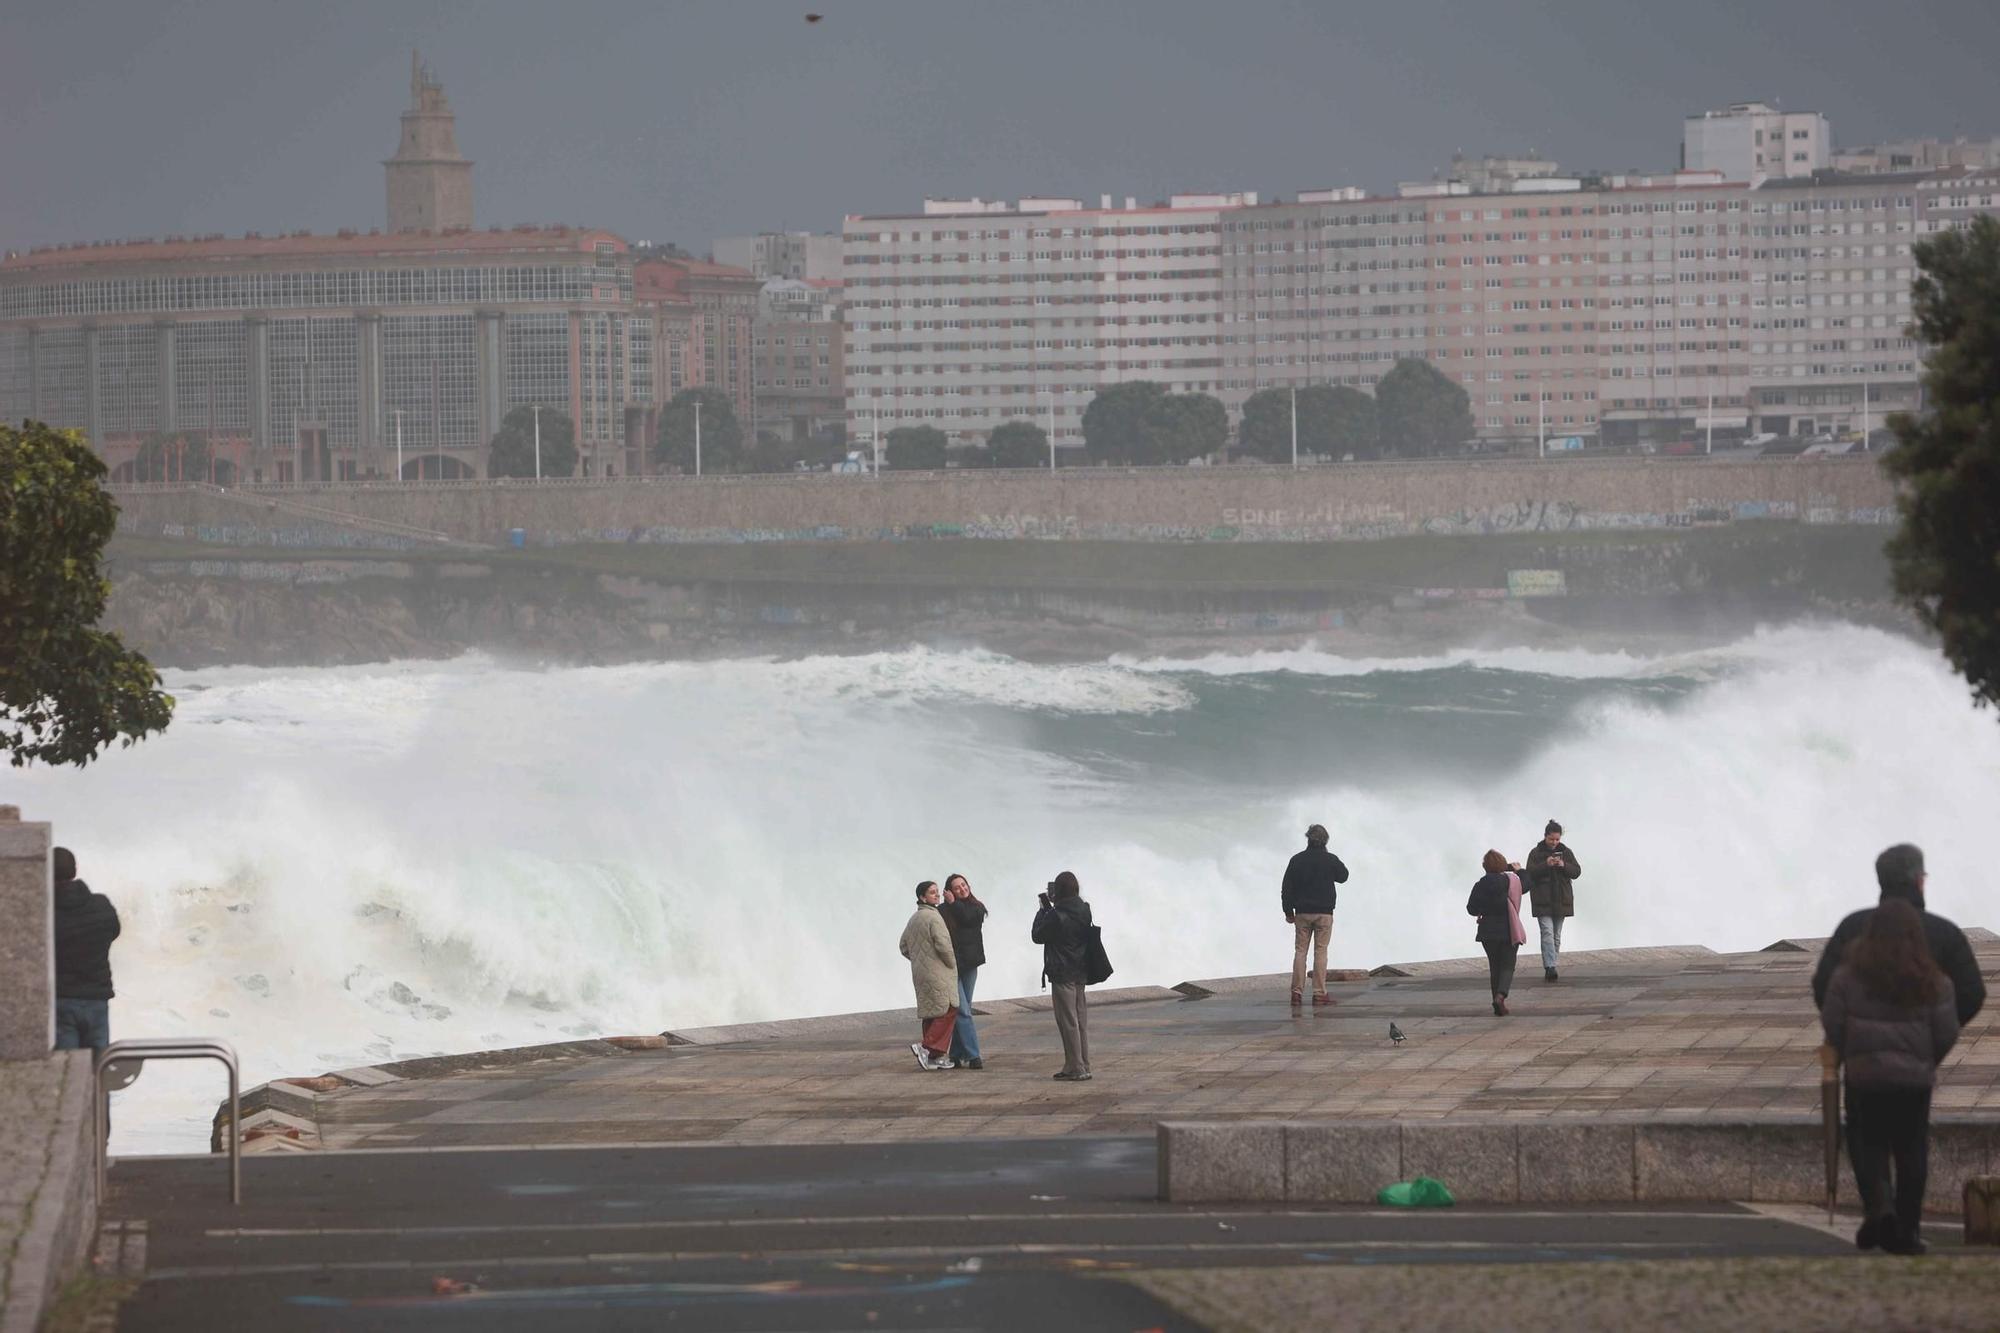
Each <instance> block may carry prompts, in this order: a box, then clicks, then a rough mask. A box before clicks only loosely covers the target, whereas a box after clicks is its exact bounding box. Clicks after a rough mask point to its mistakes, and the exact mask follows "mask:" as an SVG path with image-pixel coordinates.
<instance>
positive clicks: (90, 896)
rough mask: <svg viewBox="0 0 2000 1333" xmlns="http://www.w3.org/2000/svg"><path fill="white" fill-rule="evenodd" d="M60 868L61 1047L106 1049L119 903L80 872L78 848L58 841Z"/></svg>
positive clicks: (57, 891)
mask: <svg viewBox="0 0 2000 1333" xmlns="http://www.w3.org/2000/svg"><path fill="white" fill-rule="evenodd" d="M50 860H51V862H52V863H53V868H54V870H55V879H56V887H55V937H56V960H55V962H56V1049H57V1050H59V1051H76V1050H85V1051H101V1050H103V1049H104V1048H105V1047H106V1046H109V1045H110V1044H111V999H112V996H113V995H115V994H116V992H115V991H114V990H113V989H112V987H111V942H112V941H113V940H115V939H117V938H118V932H119V930H120V926H119V923H118V909H117V908H116V907H113V906H112V905H111V900H110V899H109V898H107V897H105V896H104V895H103V894H101V893H92V892H91V891H90V885H88V884H86V883H84V882H83V881H82V880H80V879H78V878H77V877H76V854H75V853H74V852H72V851H70V849H69V848H67V847H58V848H56V849H55V852H54V854H53V855H52V856H51V857H50Z"/></svg>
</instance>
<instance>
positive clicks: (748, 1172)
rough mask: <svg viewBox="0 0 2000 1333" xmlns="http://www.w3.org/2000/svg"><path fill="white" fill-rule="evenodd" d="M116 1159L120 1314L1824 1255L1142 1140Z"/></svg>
mask: <svg viewBox="0 0 2000 1333" xmlns="http://www.w3.org/2000/svg"><path fill="white" fill-rule="evenodd" d="M226 1174H227V1173H226V1168H225V1167H224V1165H223V1163H222V1162H221V1160H219V1159H216V1158H192V1159H190V1158H172V1159H166V1158H153V1159H131V1160H126V1161H121V1162H118V1163H117V1164H116V1165H114V1167H113V1168H112V1172H111V1187H112V1195H111V1198H110V1200H109V1201H108V1203H107V1206H106V1208H105V1210H104V1215H105V1217H106V1219H107V1222H109V1223H110V1224H111V1226H112V1227H113V1228H114V1229H115V1230H116V1231H117V1232H118V1233H119V1234H120V1235H122V1236H123V1242H122V1243H123V1247H124V1250H123V1253H124V1260H125V1265H126V1267H127V1268H128V1270H130V1271H133V1272H137V1271H138V1270H139V1269H140V1268H141V1267H143V1273H144V1282H143V1285H142V1286H141V1287H140V1290H139V1292H138V1294H137V1295H136V1296H135V1297H134V1298H133V1299H132V1300H131V1301H130V1302H129V1303H128V1304H127V1305H126V1306H125V1307H124V1308H123V1310H122V1311H121V1314H120V1318H119V1327H120V1328H121V1329H128V1330H156V1329H184V1328H197V1327H199V1328H230V1327H244V1326H248V1325H250V1324H251V1323H252V1322H253V1321H255V1322H257V1323H261V1324H264V1325H266V1326H273V1327H285V1328H328V1329H359V1328H370V1329H373V1328H384V1329H401V1328H412V1329H414V1328H426V1329H429V1328H456V1327H461V1326H463V1327H472V1326H475V1325H477V1326H479V1327H482V1328H495V1329H514V1328H520V1329H530V1328H548V1327H554V1326H560V1327H564V1328H593V1329H596V1328H602V1329H621V1328H627V1327H631V1328H639V1327H645V1328H659V1327H661V1326H663V1325H667V1326H673V1327H682V1328H702V1329H711V1328H712V1329H741V1330H793V1329H850V1328H851V1329H1022V1328H1032V1329H1035V1330H1037V1333H1053V1330H1059V1329H1129V1330H1144V1329H1162V1330H1165V1329H1183V1328H1188V1327H1190V1325H1188V1324H1187V1323H1186V1322H1185V1321H1184V1320H1182V1319H1180V1318H1179V1317H1178V1316H1176V1315H1174V1314H1173V1313H1171V1312H1170V1311H1169V1310H1167V1309H1166V1308H1165V1307H1164V1306H1161V1305H1160V1304H1158V1303H1157V1302H1156V1301H1154V1300H1153V1299H1152V1298H1151V1297H1149V1296H1147V1295H1145V1294H1143V1293H1141V1292H1139V1291H1137V1290H1135V1289H1134V1288H1132V1287H1129V1286H1127V1285H1126V1284H1124V1283H1122V1282H1118V1281H1115V1280H1111V1281H1107V1280H1105V1279H1106V1278H1111V1277H1115V1275H1116V1274H1118V1273H1119V1272H1121V1271H1128V1270H1131V1269H1136V1268H1144V1267H1176V1268H1181V1267H1196V1266H1206V1265H1216V1264H1227V1265H1232V1266H1241V1265H1257V1264H1286V1265H1296V1264H1321V1263H1367V1264H1383V1263H1460V1262H1498V1261H1508V1262H1536V1261H1549V1260H1559V1261H1570V1262H1575V1261H1617V1260H1620V1259H1630V1258H1675V1257H1693V1256H1705V1257H1716V1256H1724V1255H1729V1256H1737V1255H1831V1254H1841V1253H1850V1254H1851V1253H1852V1252H1853V1251H1852V1248H1851V1246H1848V1245H1846V1244H1844V1243H1843V1242H1841V1241H1840V1240H1839V1239H1837V1238H1836V1237H1834V1236H1831V1235H1828V1234H1825V1233H1823V1232H1820V1231H1816V1230H1814V1229H1812V1228H1810V1227H1806V1226H1801V1225H1796V1224H1793V1223H1791V1222H1787V1221H1782V1220H1777V1219H1774V1218H1772V1217H1768V1216H1765V1215H1763V1214H1760V1213H1756V1212H1752V1211H1750V1210H1747V1209H1739V1208H1735V1207H1730V1206H1697V1207H1689V1208H1682V1209H1672V1208H1629V1209H1620V1210H1604V1209H1597V1210H1581V1209H1579V1210H1549V1209H1522V1208H1455V1209H1446V1210H1428V1211H1403V1210H1386V1209H1362V1208H1326V1209H1312V1208H1287V1207H1229V1206H1198V1205H1168V1204H1161V1203H1158V1202H1156V1201H1155V1200H1154V1198H1153V1195H1154V1191H1155V1163H1154V1155H1153V1142H1152V1140H1151V1139H1105V1138H1078V1139H1069V1140H1028V1141H1022V1140H978V1141H967V1142H910V1143H899V1144H867V1145H829V1146H825V1147H819V1146H786V1147H770V1148H741V1147H723V1148H710V1147H678V1148H649V1149H630V1148H607V1149H565V1150H549V1149H529V1150H513V1149H508V1150H495V1151H452V1152H424V1153H393V1152H392V1153H337V1154H297V1155H283V1156H266V1157H257V1158H252V1159H250V1160H248V1161H246V1162H245V1163H244V1202H243V1204H242V1206H241V1207H240V1208H233V1207H231V1206H230V1204H229V1202H228V1199H227V1191H226Z"/></svg>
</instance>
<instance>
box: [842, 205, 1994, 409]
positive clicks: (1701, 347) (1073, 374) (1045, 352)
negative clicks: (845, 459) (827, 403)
mask: <svg viewBox="0 0 2000 1333" xmlns="http://www.w3.org/2000/svg"><path fill="white" fill-rule="evenodd" d="M1996 200H2000V175H1995V174H1993V173H1986V174H1983V175H1982V174H1979V173H1972V172H1966V171H1955V172H1941V173H1929V174H1917V175H1906V176H1900V177H1897V176H1867V177H1845V176H1839V175H1836V174H1833V173H1827V172H1822V173H1819V174H1818V175H1816V176H1806V177H1791V178H1773V179H1767V180H1765V181H1764V182H1762V183H1761V184H1755V185H1753V184H1751V183H1749V182H1747V181H1730V180H1727V179H1725V176H1724V173H1723V172H1721V171H1718V170H1710V171H1703V172H1678V173H1674V174H1672V175H1669V176H1664V177H1617V176H1613V177H1599V178H1593V179H1591V180H1589V181H1579V180H1577V179H1574V178H1526V179H1522V180H1518V181H1516V182H1514V183H1513V185H1512V187H1511V188H1510V189H1509V190H1508V191H1506V192H1504V193H1497V194H1487V195H1480V194H1474V193H1471V192H1470V190H1469V187H1466V186H1464V185H1463V184H1451V183H1446V184H1442V185H1431V184H1423V185H1416V186H1412V187H1409V189H1408V191H1407V192H1406V193H1405V194H1402V195H1399V196H1395V197H1386V198H1385V197H1372V196H1369V195H1367V194H1365V193H1364V192H1362V191H1360V190H1352V189H1345V190H1321V191H1307V192H1304V193H1302V194H1301V195H1300V196H1299V198H1298V199H1297V200H1296V201H1291V202H1284V203H1276V204H1263V205H1259V204H1257V203H1256V202H1255V199H1254V196H1177V197H1175V198H1174V199H1173V200H1172V201H1170V202H1169V203H1168V204H1166V205H1163V206H1160V207H1157V208H1153V209H1136V208H1133V209H1122V210H1121V209H1111V208H1108V207H1100V208H1098V209H1082V208H1078V207H1076V206H1075V202H1076V201H1072V200H1022V201H1020V203H1019V204H1017V205H1013V206H1007V205H995V204H992V203H989V202H986V201H961V202H958V203H941V202H938V201H933V202H932V203H931V204H930V205H929V211H927V212H926V213H925V214H922V215H914V216H912V215H897V216H886V217H854V218H850V219H848V222H847V231H846V233H845V235H846V241H847V264H846V268H847V272H848V275H849V276H848V292H847V295H848V318H847V352H848V364H847V381H848V385H847V409H848V430H849V433H850V437H851V438H855V439H863V440H865V439H867V438H868V437H869V436H870V435H871V434H872V433H873V432H874V431H875V430H876V429H877V428H878V426H879V429H880V430H882V431H884V432H886V431H888V430H890V429H893V428H894V427H896V426H898V425H917V424H929V425H934V426H937V427H939V428H940V429H943V430H945V431H946V433H947V434H948V435H950V436H951V437H952V438H953V440H954V441H955V442H958V443H974V442H977V441H979V440H982V439H983V438H984V437H985V436H986V434H987V433H989V432H990V431H991V430H992V429H993V427H995V426H997V425H999V424H1000V423H1001V422H1003V421H1005V420H1008V419H1011V418H1015V417H1025V418H1028V419H1031V420H1034V421H1035V422H1037V423H1038V424H1043V425H1045V426H1046V425H1049V424H1051V423H1052V424H1053V426H1054V434H1055V437H1056V439H1057V441H1058V442H1059V443H1060V444H1062V445H1065V446H1075V445H1079V444H1081V442H1082V437H1081V416H1082V412H1083V410H1084V409H1085V408H1086V407H1088V405H1089V402H1090V400H1091V398H1092V397H1094V396H1095V394H1096V393H1097V392H1098V391H1099V390H1100V389H1102V388H1104V387H1108V386H1110V385H1113V384H1118V383H1122V382H1125V381H1128V380H1140V379H1144V380H1155V381H1158V382H1160V383H1162V384H1164V385H1166V386H1167V387H1168V388H1169V389H1170V390H1173V391H1176V392H1187V391H1198V392H1206V393H1212V394H1215V395H1216V396H1217V397H1219V398H1220V399H1221V400H1222V401H1223V403H1224V405H1225V406H1226V407H1227V408H1228V409H1229V410H1230V412H1231V413H1232V415H1236V414H1240V412H1241V409H1242V405H1243V402H1244V401H1245V400H1246V399H1247V398H1248V397H1249V396H1250V395H1251V394H1253V393H1255V392H1257V391H1258V390H1260V389H1267V388H1285V387H1302V386H1305V385H1308V384H1331V385H1347V386H1351V387H1355V388H1360V389H1364V390H1371V391H1372V389H1373V387H1374V385H1375V384H1376V383H1377V382H1378V381H1379V380H1380V378H1381V376H1382V375H1384V374H1386V373H1387V372H1388V370H1389V369H1390V368H1391V367H1392V366H1393V365H1394V364H1395V363H1396V362H1397V361H1398V360H1402V359H1406V358H1413V359H1420V360H1425V361H1429V362H1431V363H1432V364H1433V365H1435V366H1436V367H1437V368H1438V369H1439V370H1440V371H1442V372H1443V373H1444V374H1446V375H1447V376H1449V377H1451V378H1452V379H1453V380H1455V381H1457V382H1458V383H1459V384H1460V385H1461V386H1462V387H1464V389H1465V390H1466V392H1467V394H1468V396H1469V397H1470V399H1471V406H1472V410H1473V415H1474V420H1475V424H1476V429H1477V432H1478V435H1479V437H1480V438H1481V439H1482V440H1486V441H1492V442H1496V443H1505V444H1512V445H1521V446H1530V447H1531V446H1532V445H1533V444H1534V443H1535V442H1537V441H1542V440H1546V439H1549V438H1557V437H1562V436H1581V437H1585V438H1586V439H1588V440H1591V441H1594V442H1600V443H1605V444H1623V445H1635V444H1637V445H1658V446H1668V447H1701V446H1705V445H1706V444H1707V443H1708V442H1709V441H1710V440H1711V439H1713V440H1714V441H1715V442H1716V443H1718V444H1721V445H1727V444H1729V443H1730V442H1732V441H1734V440H1737V439H1741V438H1743V437H1744V436H1747V435H1750V434H1752V433H1755V432H1760V431H1761V432H1771V433H1777V434H1798V433H1828V432H1835V431H1843V432H1844V431H1854V432H1859V431H1862V430H1865V429H1868V428H1870V427H1879V426H1880V425H1881V424H1882V420H1883V416H1884V414H1885V413H1887V412H1890V411H1896V410H1900V409H1905V408H1910V407H1914V406H1915V405H1916V403H1917V380H1918V375H1919V372H1920V369H1921V349H1920V348H1919V347H1918V346H1917V345H1916V344H1915V343H1914V342H1913V341H1912V340H1911V339H1910V338H1909V336H1908V332H1907V327H1908V324H1909V319H1910V300H1909V296H1910V285H1911V282H1912V280H1913V279H1914V277H1915V267H1914V260H1913V259H1912V257H1911V254H1910V246H1911V245H1912V244H1913V243H1914V242H1915V241H1916V240H1918V239H1920V238H1922V237H1923V236H1925V235H1928V234H1932V233H1935V232H1936V231H1938V230H1940V229H1942V228H1945V227H1950V226H1955V225H1961V224H1962V223H1963V222H1964V221H1965V220H1966V219H1968V218H1970V217H1972V216H1974V215H1976V214H1979V213H1982V212H1987V213H1991V212H1996V211H2000V208H1996Z"/></svg>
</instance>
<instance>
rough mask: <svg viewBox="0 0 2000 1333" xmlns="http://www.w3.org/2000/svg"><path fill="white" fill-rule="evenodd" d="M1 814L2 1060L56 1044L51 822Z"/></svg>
mask: <svg viewBox="0 0 2000 1333" xmlns="http://www.w3.org/2000/svg"><path fill="white" fill-rule="evenodd" d="M6 809H7V810H8V811H10V812H12V817H11V818H6V819H0V920H5V921H6V922H7V929H5V930H4V931H0V994H4V995H5V996H6V997H7V1002H6V1003H5V1004H4V1005H0V1060H40V1059H43V1058H44V1057H46V1056H47V1055H48V1053H49V1052H50V1051H51V1050H53V1049H54V1047H55V1043H56V1000H55V995H56V985H55V982H56V972H55V900H54V897H53V894H54V892H55V882H54V880H53V879H52V878H51V875H50V869H49V850H50V848H51V846H52V845H53V840H52V837H51V834H50V830H49V826H48V825H47V824H33V823H29V824H24V823H22V822H21V821H20V812H19V811H18V810H15V808H14V807H13V806H11V805H10V806H7V807H6Z"/></svg>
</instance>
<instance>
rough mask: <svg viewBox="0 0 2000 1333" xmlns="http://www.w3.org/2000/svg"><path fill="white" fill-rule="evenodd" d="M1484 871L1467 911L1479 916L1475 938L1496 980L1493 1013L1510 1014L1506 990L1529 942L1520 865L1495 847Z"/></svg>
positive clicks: (1485, 860) (1484, 862) (1483, 863)
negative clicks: (1513, 863)
mask: <svg viewBox="0 0 2000 1333" xmlns="http://www.w3.org/2000/svg"><path fill="white" fill-rule="evenodd" d="M1479 868H1480V869H1481V870H1483V871H1484V872H1485V874H1484V875H1482V876H1481V878H1480V880H1479V882H1478V883H1477V884H1474V885H1473V886H1472V896H1471V897H1469V898H1467V899H1466V900H1465V910H1466V912H1467V914H1468V915H1471V916H1476V917H1478V918H1479V929H1478V931H1477V932H1475V934H1474V938H1475V939H1477V940H1478V941H1479V944H1480V947H1481V948H1483V949H1485V950H1486V971H1487V975H1488V977H1489V978H1491V980H1492V984H1493V1014H1494V1017H1496V1018H1505V1017H1506V1016H1507V992H1508V991H1511V990H1512V989H1514V961H1515V959H1516V957H1518V956H1519V954H1520V952H1521V946H1522V945H1523V944H1526V943H1527V942H1528V931H1527V928H1526V927H1525V926H1523V925H1522V924H1521V874H1520V871H1521V868H1520V867H1519V866H1517V865H1512V864H1510V863H1509V862H1508V860H1507V858H1506V857H1504V856H1502V855H1500V853H1498V852H1496V851H1488V852H1487V853H1486V855H1485V856H1484V857H1483V858H1482V859H1481V860H1480V862H1479Z"/></svg>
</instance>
